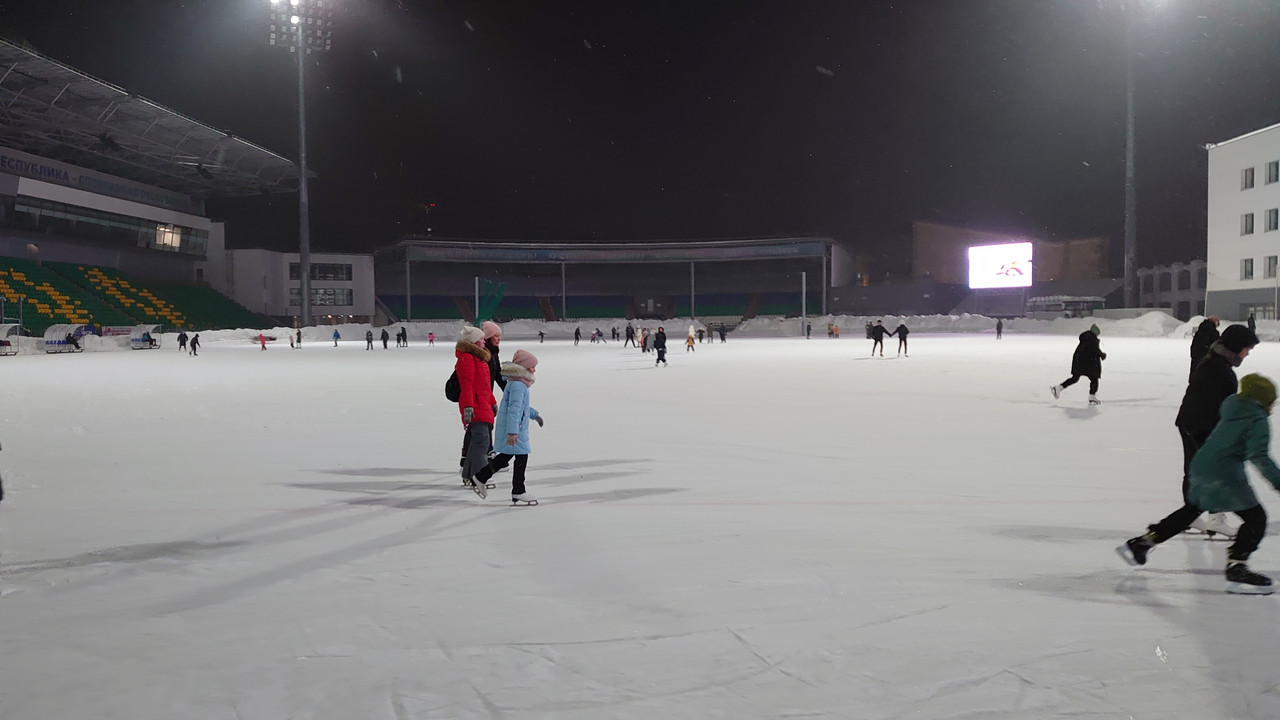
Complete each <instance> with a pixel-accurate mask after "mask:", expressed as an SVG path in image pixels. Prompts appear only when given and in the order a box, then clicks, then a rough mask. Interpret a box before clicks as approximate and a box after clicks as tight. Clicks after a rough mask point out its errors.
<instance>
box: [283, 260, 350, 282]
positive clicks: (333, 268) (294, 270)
mask: <svg viewBox="0 0 1280 720" xmlns="http://www.w3.org/2000/svg"><path fill="white" fill-rule="evenodd" d="M300 277H302V263H289V279H290V280H297V279H298V278H300ZM311 279H312V280H345V281H347V282H350V281H351V265H350V264H343V263H311Z"/></svg>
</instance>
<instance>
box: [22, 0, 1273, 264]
mask: <svg viewBox="0 0 1280 720" xmlns="http://www.w3.org/2000/svg"><path fill="white" fill-rule="evenodd" d="M340 4H341V5H342V6H343V9H342V11H341V12H340V13H339V19H338V22H337V24H336V27H335V28H334V49H333V51H332V52H330V53H328V54H326V55H323V56H319V57H316V58H313V64H311V65H309V66H308V113H309V123H308V124H309V131H308V132H309V133H310V136H309V142H308V150H309V153H310V162H311V165H312V168H313V170H314V172H315V173H316V174H317V178H316V180H315V181H314V182H313V184H312V202H313V207H314V210H313V215H312V226H313V234H312V238H313V240H312V244H313V248H315V249H327V250H337V251H368V250H372V249H374V248H377V247H381V246H383V245H386V244H389V243H391V242H393V241H394V239H395V238H396V237H397V236H398V235H399V234H401V233H403V232H407V231H411V230H421V229H424V228H425V227H427V226H430V227H432V228H433V229H434V231H435V234H436V235H440V236H463V237H480V238H519V239H529V240H548V241H550V240H555V241H578V240H591V241H610V240H632V239H668V238H696V237H737V236H761V235H778V234H792V233H822V234H827V235H830V236H832V237H834V238H836V239H837V240H839V241H841V242H842V243H844V244H846V245H847V246H849V247H850V248H851V249H852V250H854V251H855V252H866V253H870V254H873V255H880V256H884V257H888V258H890V260H889V265H890V266H896V267H900V268H901V270H903V271H905V270H906V268H907V260H908V258H909V255H910V246H909V243H908V240H907V239H908V238H909V233H910V222H911V221H912V220H915V219H920V220H930V221H937V222H944V223H954V224H961V225H968V226H972V227H975V228H980V229H991V230H1008V231H1015V232H1023V233H1028V234H1031V235H1033V236H1035V237H1040V238H1047V239H1065V238H1071V237H1084V236H1092V235H1104V236H1106V237H1108V238H1110V239H1111V243H1112V250H1113V253H1112V254H1113V256H1114V259H1115V263H1114V265H1115V267H1114V270H1115V272H1116V274H1118V273H1119V269H1120V249H1121V245H1122V238H1123V208H1124V165H1123V161H1124V88H1125V86H1124V68H1125V57H1126V54H1125V44H1124V31H1123V27H1124V17H1125V15H1124V13H1125V12H1126V11H1125V10H1122V6H1123V5H1125V4H1126V3H1121V2H1119V1H1118V0H1058V1H1051V0H945V1H944V0H914V1H911V2H903V1H901V0H897V1H894V2H889V1H881V0H846V1H842V2H823V1H819V0H799V1H784V0H776V1H773V2H756V1H753V0H734V1H728V0H725V1H722V2H711V1H705V2H704V1H699V0H679V1H676V2H655V1H653V0H648V1H646V2H631V1H629V0H587V1H584V2H555V1H551V0H548V1H545V2H530V1H528V0H512V1H511V2H488V1H476V2H465V3H456V2H454V3H446V2H438V1H437V2H429V1H425V0H424V1H414V0H349V1H348V2H342V3H340ZM1127 5H1128V10H1127V12H1128V13H1129V16H1130V17H1131V19H1132V21H1133V22H1134V29H1135V31H1134V40H1135V42H1134V51H1135V53H1134V57H1135V77H1136V88H1137V102H1138V106H1137V107H1138V117H1137V123H1138V124H1137V138H1138V161H1137V168H1138V233H1139V234H1138V239H1139V258H1138V260H1139V263H1140V264H1143V265H1146V264H1152V263H1163V262H1172V261H1178V260H1187V259H1190V258H1192V257H1197V256H1200V257H1202V256H1203V253H1204V235H1205V229H1204V228H1205V210H1204V206H1205V192H1206V191H1205V170H1206V166H1207V161H1206V153H1205V151H1204V150H1203V147H1202V146H1203V145H1204V144H1205V143H1207V142H1216V141H1221V140H1225V139H1228V138H1231V137H1235V136H1236V135H1240V134H1242V133H1245V132H1248V131H1251V130H1255V129H1258V128H1260V127H1265V126H1267V125H1272V124H1275V123H1277V122H1280V41H1278V40H1277V39H1276V38H1277V30H1278V29H1280V3H1277V2H1276V1H1275V0H1163V2H1155V1H1154V0H1147V1H1146V2H1136V1H1134V0H1130V2H1128V3H1127ZM266 8H267V0H216V1H215V0H187V1H185V2H179V1H178V0H145V1H144V0H113V1H112V2H105V1H104V0H34V1H33V0H19V1H18V2H14V1H13V0H0V34H3V35H4V36H5V37H7V38H9V39H11V40H17V41H26V42H28V43H30V44H31V45H32V46H33V47H34V48H35V49H37V50H39V51H40V52H42V53H44V54H46V55H49V56H51V57H53V58H55V59H58V60H61V61H63V62H65V63H67V64H69V65H71V66H73V67H76V68H78V69H81V70H83V71H85V72H88V73H90V74H92V75H95V76H97V77H100V78H102V79H104V80H107V81H109V82H112V83H115V84H117V85H121V86H123V87H126V88H128V89H130V90H132V91H134V92H137V93H139V94H141V95H143V96H145V97H147V98H150V99H152V100H155V101H156V102H159V103H161V104H164V105H167V106H169V107H172V108H174V109H175V110H178V111H179V112H182V113H184V114H187V115H190V116H192V117H195V118H196V119H198V120H201V121H203V122H205V123H207V124H210V125H213V126H214V127H218V128H220V129H224V130H227V131H229V132H232V133H234V134H236V135H238V136H241V137H244V138H246V139H248V140H250V141H252V142H255V143H258V144H260V145H263V146H265V147H267V148H269V149H272V150H275V151H277V152H279V153H281V154H283V155H285V156H288V157H291V158H292V157H296V156H297V125H296V123H297V121H296V74H295V73H296V70H295V69H294V67H293V65H292V59H291V56H290V55H289V54H288V53H287V52H284V51H282V50H280V49H279V48H273V47H270V46H269V45H268V44H267V39H266V38H267V30H266V22H267V10H266ZM1269 159H1274V158H1266V159H1263V158H1259V164H1261V163H1262V162H1263V161H1264V160H1269ZM433 202H434V203H436V208H435V210H434V211H433V213H432V214H431V215H430V216H424V215H423V214H422V212H421V211H420V210H419V209H418V206H420V205H425V204H427V203H433ZM210 209H211V214H213V215H215V216H217V217H223V218H226V219H228V220H229V221H230V224H229V228H228V233H229V239H230V241H231V242H232V243H233V244H234V245H236V246H249V245H265V246H268V247H274V248H277V249H288V248H293V247H296V233H297V229H296V224H297V219H296V196H295V195H281V196H277V197H274V198H271V199H269V200H264V199H251V200H247V201H246V200H239V201H235V202H227V201H223V202H215V203H211V204H210ZM896 267H895V269H896Z"/></svg>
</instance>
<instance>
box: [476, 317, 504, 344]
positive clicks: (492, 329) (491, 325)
mask: <svg viewBox="0 0 1280 720" xmlns="http://www.w3.org/2000/svg"><path fill="white" fill-rule="evenodd" d="M480 329H481V330H484V339H485V340H488V339H489V338H491V337H493V336H494V335H497V336H498V337H502V328H500V327H498V323H496V322H494V321H492V320H485V321H484V324H483V325H481V326H480Z"/></svg>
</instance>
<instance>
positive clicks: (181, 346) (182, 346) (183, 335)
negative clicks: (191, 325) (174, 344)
mask: <svg viewBox="0 0 1280 720" xmlns="http://www.w3.org/2000/svg"><path fill="white" fill-rule="evenodd" d="M186 349H187V331H186V330H183V331H182V332H180V333H178V350H179V351H185V350H186Z"/></svg>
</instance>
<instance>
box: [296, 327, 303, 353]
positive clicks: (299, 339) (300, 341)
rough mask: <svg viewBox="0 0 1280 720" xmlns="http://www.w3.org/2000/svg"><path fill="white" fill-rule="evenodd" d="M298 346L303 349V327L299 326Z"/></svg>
mask: <svg viewBox="0 0 1280 720" xmlns="http://www.w3.org/2000/svg"><path fill="white" fill-rule="evenodd" d="M296 347H297V348H298V349H299V350H301V349H302V328H298V344H297V346H296Z"/></svg>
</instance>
